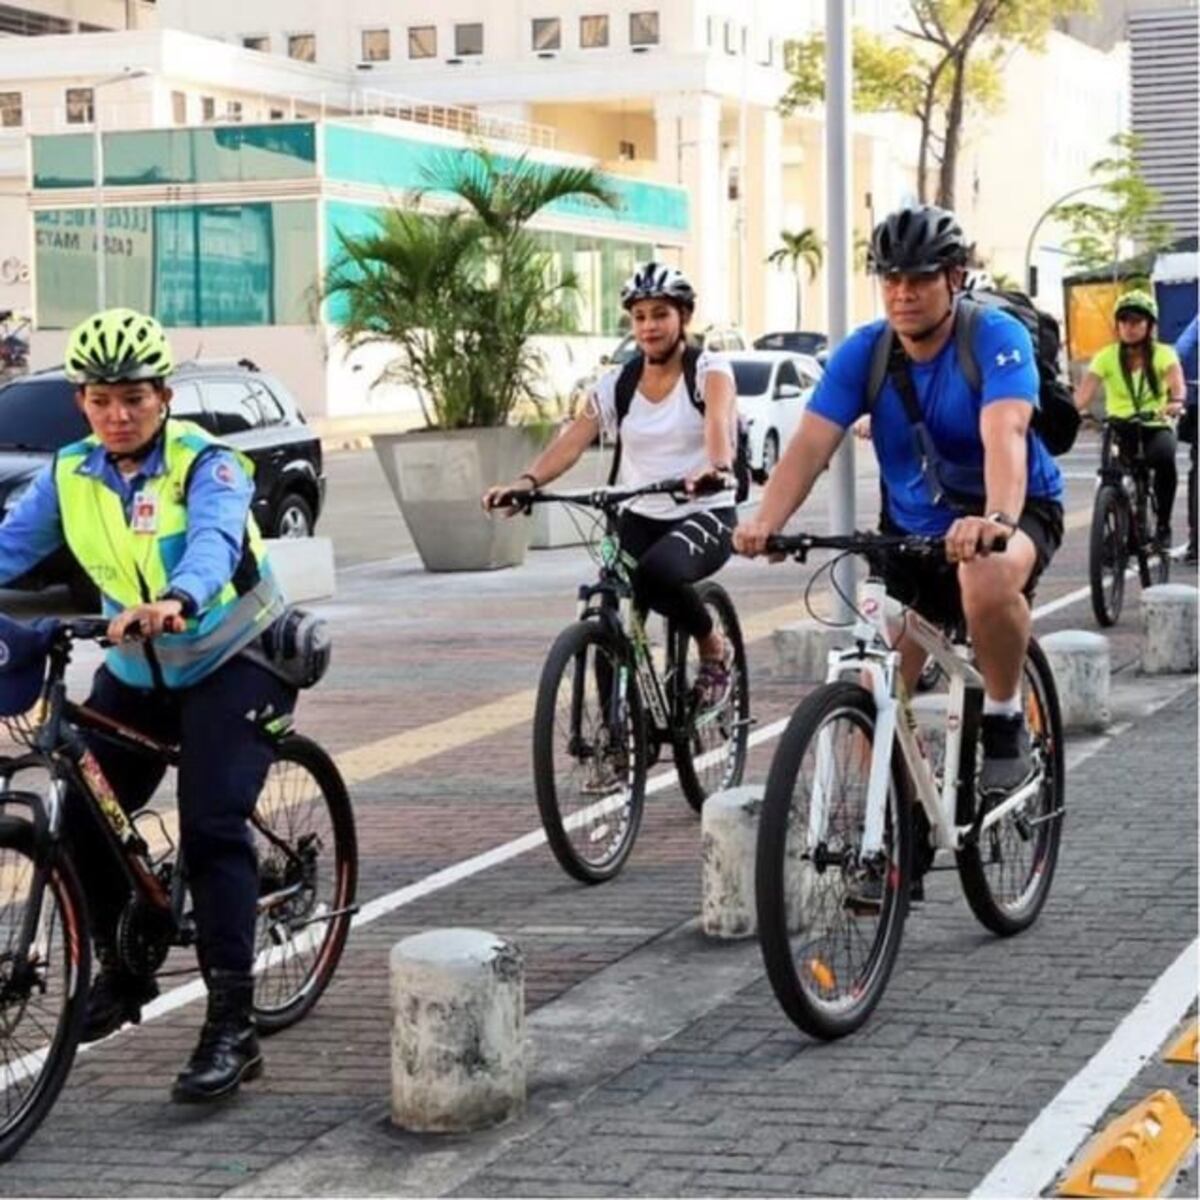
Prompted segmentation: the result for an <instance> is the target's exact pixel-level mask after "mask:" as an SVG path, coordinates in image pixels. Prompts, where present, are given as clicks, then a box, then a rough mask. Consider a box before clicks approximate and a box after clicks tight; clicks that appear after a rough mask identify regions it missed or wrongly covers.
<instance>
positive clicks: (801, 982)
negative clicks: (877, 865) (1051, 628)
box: [755, 681, 913, 1041]
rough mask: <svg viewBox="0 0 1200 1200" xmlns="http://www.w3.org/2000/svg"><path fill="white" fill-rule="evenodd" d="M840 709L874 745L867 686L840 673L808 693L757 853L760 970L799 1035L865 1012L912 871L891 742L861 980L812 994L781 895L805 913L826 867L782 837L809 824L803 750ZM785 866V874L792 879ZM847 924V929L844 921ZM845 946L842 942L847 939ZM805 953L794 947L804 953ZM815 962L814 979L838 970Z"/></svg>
mask: <svg viewBox="0 0 1200 1200" xmlns="http://www.w3.org/2000/svg"><path fill="white" fill-rule="evenodd" d="M839 714H848V715H849V716H850V717H851V719H852V723H853V724H855V725H857V727H858V728H859V730H860V731H861V732H863V733H864V734H865V735H866V736H867V737H868V738H869V740H870V744H871V746H872V748H873V747H874V732H875V702H874V700H873V698H872V697H871V694H870V693H869V692H868V691H867V690H866V689H865V688H863V687H861V686H860V685H859V684H857V683H850V682H847V681H840V682H836V683H829V684H825V685H824V686H823V687H820V688H818V689H817V690H816V691H814V692H812V693H810V694H809V695H808V696H807V697H806V698H805V699H804V701H803V702H802V703H801V704H800V705H799V707H798V708H797V709H796V710H795V712H794V713H793V714H792V718H791V720H790V721H789V722H788V726H787V729H786V730H785V731H784V734H783V737H782V738H781V739H780V742H779V746H778V748H777V749H776V751H775V755H774V758H773V759H772V761H771V769H770V772H769V773H768V776H767V784H766V791H765V793H764V796H763V806H762V816H761V819H760V822H759V830H758V845H757V848H756V855H755V901H756V907H757V914H758V939H759V946H760V948H761V950H762V956H763V962H764V964H765V966H766V969H767V978H768V979H769V980H770V983H771V988H772V990H773V991H774V993H775V997H776V999H777V1000H778V1001H779V1004H780V1006H781V1007H782V1008H783V1010H784V1012H785V1013H786V1014H787V1015H788V1017H789V1018H790V1019H791V1020H792V1021H793V1022H794V1023H795V1024H796V1025H797V1026H799V1028H800V1029H802V1030H804V1032H805V1033H808V1034H810V1035H811V1036H813V1037H816V1038H820V1039H822V1040H825V1041H829V1040H833V1039H835V1038H840V1037H844V1036H845V1035H846V1034H849V1033H853V1032H854V1031H855V1030H856V1029H858V1028H859V1027H860V1026H861V1025H862V1024H863V1023H864V1022H865V1021H866V1020H867V1019H868V1018H869V1017H870V1015H871V1013H872V1012H873V1011H874V1009H875V1006H876V1005H877V1004H878V1003H879V1001H880V999H881V998H882V996H883V993H884V991H885V990H886V988H887V983H888V979H889V978H890V976H891V972H892V968H893V967H894V966H895V962H896V956H897V954H898V953H899V950H900V942H901V939H902V937H903V933H904V920H905V917H906V915H907V912H908V889H909V879H910V875H911V869H912V824H913V823H912V817H911V801H910V790H909V783H908V775H907V769H906V767H905V765H904V763H903V759H902V756H901V753H900V748H899V746H898V745H897V746H895V747H894V749H893V754H892V764H891V766H892V788H891V789H890V792H889V795H890V798H891V801H892V804H891V805H890V808H891V812H890V814H889V815H890V827H891V834H892V843H891V851H890V854H889V857H888V862H887V863H886V864H885V867H886V870H885V871H884V873H883V875H882V878H883V880H884V882H885V887H884V891H883V895H882V901H881V904H880V912H879V921H878V923H877V927H876V930H875V937H874V939H873V940H872V942H871V945H870V956H869V960H868V963H867V970H866V974H865V979H862V980H860V978H859V977H857V976H856V977H855V978H853V979H852V980H851V981H850V986H849V996H850V999H849V1000H848V1001H847V1002H844V1003H842V1004H840V1005H832V1004H830V1003H828V1002H825V1001H823V1000H821V999H820V998H819V997H816V996H814V994H813V989H812V987H811V986H810V985H809V984H807V983H806V982H805V979H804V978H802V972H801V970H800V969H799V968H798V966H797V961H796V959H797V955H796V952H795V951H794V949H793V946H792V936H793V930H792V926H793V924H797V922H795V921H793V914H792V913H789V900H790V901H791V902H792V905H791V907H792V908H793V910H794V909H796V908H798V907H803V909H804V911H803V913H802V914H801V915H802V916H804V917H807V916H808V915H809V912H810V911H811V909H812V907H813V906H811V905H810V904H809V901H810V900H811V898H812V896H813V894H814V893H815V892H816V891H817V890H818V888H819V887H820V884H819V881H820V879H821V878H822V877H823V876H824V875H825V874H827V873H829V867H828V866H824V867H822V866H819V865H817V866H814V865H812V864H813V854H812V852H811V851H810V850H807V849H800V848H799V847H797V849H796V850H793V851H789V848H788V836H789V832H794V831H795V830H796V829H798V828H804V829H805V830H807V827H808V815H807V813H801V814H798V815H797V816H795V817H793V804H792V800H793V795H794V794H795V792H796V787H797V782H798V777H799V776H800V774H801V770H802V767H803V764H804V760H805V755H806V752H807V751H808V749H809V747H810V745H812V744H813V743H814V741H815V740H816V739H817V738H818V736H819V734H820V731H821V729H822V727H823V726H824V725H825V724H826V723H827V722H828V721H829V720H830V719H831V718H836V717H838V716H839ZM864 790H865V789H864ZM847 828H851V829H853V828H854V826H853V825H849V826H847ZM834 841H835V839H834V838H832V837H831V838H829V842H830V843H833V842H834ZM822 845H825V842H821V843H819V846H822ZM797 851H799V852H797ZM789 859H790V860H791V861H790V862H789ZM797 864H799V866H797ZM789 869H790V870H791V871H792V872H793V874H792V876H791V878H790V879H789V874H788V873H789ZM797 871H800V872H805V871H813V872H816V874H815V876H814V875H809V876H808V883H807V885H806V884H805V883H803V882H801V883H800V884H799V885H797V878H798V876H797V875H796V874H794V873H795V872H797ZM831 879H832V883H833V884H835V885H836V883H837V882H838V876H837V874H833V875H832V876H831ZM843 882H844V873H843ZM806 886H807V889H808V891H809V895H808V896H807V897H805V896H803V892H804V890H805V888H806ZM826 890H827V891H832V890H834V889H833V888H828V889H826ZM798 892H799V897H798V894H797V893H798ZM833 899H834V905H833V906H832V907H833V910H834V911H838V910H839V909H840V908H844V907H845V900H846V893H845V890H844V889H843V892H842V897H841V899H840V900H839V899H838V897H837V896H836V895H834V897H833ZM818 903H819V901H818ZM808 927H809V926H808V925H806V924H805V923H804V922H803V921H800V922H799V923H798V928H797V930H796V932H800V930H801V929H804V930H807V928H808ZM846 932H847V935H849V933H850V927H849V926H848V927H847V930H846ZM849 944H850V943H849V942H847V945H849ZM864 944H865V939H864ZM804 953H805V951H804V949H803V948H802V949H801V956H802V957H803V956H804ZM820 961H824V962H826V963H827V959H826V960H818V958H817V956H816V953H815V952H814V954H813V956H812V957H809V958H807V959H806V960H805V967H806V969H807V974H809V975H812V976H813V977H814V978H815V979H816V982H817V987H818V988H822V987H824V988H826V990H828V987H829V985H828V982H827V981H828V979H829V978H833V979H834V981H835V982H837V978H836V972H835V970H834V969H833V968H832V967H830V966H828V965H825V967H824V971H825V978H821V976H820V974H819V973H818V972H817V970H816V969H815V967H814V963H818V962H820Z"/></svg>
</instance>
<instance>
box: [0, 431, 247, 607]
mask: <svg viewBox="0 0 1200 1200" xmlns="http://www.w3.org/2000/svg"><path fill="white" fill-rule="evenodd" d="M165 469H166V464H165V463H164V461H163V453H162V444H161V443H160V444H159V445H157V446H155V447H154V449H153V450H151V452H150V453H149V454H148V455H147V456H146V459H145V461H144V462H143V463H142V464H141V467H140V469H139V471H138V473H137V474H136V475H134V476H133V477H132V478H130V479H126V478H125V477H124V476H122V474H121V472H120V471H118V470H117V468H116V467H115V466H113V464H112V463H111V462H110V461H109V459H108V456H107V454H106V453H105V451H104V448H103V446H97V447H96V448H95V449H94V450H92V452H91V453H90V454H89V455H88V456H87V457H86V458H85V459H84V460H83V462H82V463H80V466H79V470H80V471H81V472H82V473H84V474H87V475H93V476H95V477H97V478H99V479H100V481H101V482H102V483H103V484H104V486H105V487H107V488H108V489H109V490H110V491H112V492H115V493H116V494H117V495H118V496H119V497H120V498H121V503H122V505H123V506H124V509H125V516H126V519H128V517H129V513H130V510H131V508H132V505H133V497H134V495H135V494H136V493H137V492H138V491H139V490H140V489H141V487H142V484H143V482H144V481H145V480H146V479H150V478H153V477H155V476H158V475H162V474H163V473H164V471H165ZM253 496H254V484H253V482H252V481H251V480H250V479H249V477H248V476H247V475H246V472H245V471H244V470H243V469H242V466H241V463H239V462H238V460H237V458H236V457H235V456H234V455H233V454H232V453H230V452H229V451H228V450H223V449H214V450H211V451H209V453H208V454H206V455H205V457H204V459H203V461H202V462H201V463H200V465H199V466H198V467H197V468H196V469H195V471H194V472H193V474H192V479H191V482H190V484H189V485H188V494H187V509H188V526H187V541H186V544H185V548H184V552H183V557H182V558H180V560H179V562H178V563H177V564H176V567H175V570H174V571H172V573H171V578H170V585H171V587H172V588H177V589H178V590H179V591H181V592H183V593H185V594H186V595H188V596H190V597H191V598H192V599H193V600H194V601H195V602H196V607H197V608H199V609H203V608H204V607H205V606H206V605H207V604H208V602H209V601H210V600H211V599H212V598H213V597H214V596H215V595H216V594H217V593H218V592H219V591H220V590H221V588H223V587H224V586H225V584H227V583H228V582H229V581H230V580H231V579H232V578H233V573H234V571H235V570H236V569H237V565H238V563H239V562H240V561H241V557H242V539H243V537H244V535H245V530H246V513H247V511H248V510H249V508H250V501H251V499H252V498H253ZM65 542H66V538H65V537H64V535H63V529H62V514H61V512H60V510H59V506H58V489H57V488H56V487H55V486H54V465H53V463H51V464H50V465H48V466H47V467H45V468H44V469H43V470H42V471H39V472H38V474H37V475H36V476H35V477H34V480H33V483H32V484H31V485H30V487H29V488H28V489H27V490H26V492H25V494H24V495H23V496H21V498H20V499H19V500H18V501H17V503H16V505H15V506H14V507H13V508H12V510H11V511H10V512H9V514H8V516H7V518H6V519H5V520H4V522H3V524H0V584H3V583H8V582H9V581H11V580H13V579H17V578H19V577H20V576H21V575H24V574H25V572H26V571H28V570H30V569H31V568H32V567H34V566H36V565H37V564H38V563H39V562H41V561H42V559H43V558H45V557H46V556H47V555H49V554H52V553H53V552H54V551H55V550H57V549H58V548H59V547H60V546H62V545H64V544H65Z"/></svg>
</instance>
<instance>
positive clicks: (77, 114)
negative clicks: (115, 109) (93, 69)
mask: <svg viewBox="0 0 1200 1200" xmlns="http://www.w3.org/2000/svg"><path fill="white" fill-rule="evenodd" d="M95 119H96V108H95V105H94V103H93V95H92V89H91V88H67V124H68V125H90V124H91V123H92V122H93V121H94V120H95Z"/></svg>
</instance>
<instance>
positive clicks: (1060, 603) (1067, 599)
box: [1033, 542, 1187, 621]
mask: <svg viewBox="0 0 1200 1200" xmlns="http://www.w3.org/2000/svg"><path fill="white" fill-rule="evenodd" d="M1186 552H1187V543H1186V542H1185V543H1183V544H1181V545H1179V546H1176V547H1175V548H1174V549H1173V550H1172V551H1171V557H1172V558H1182V557H1183V556H1184V554H1185V553H1186ZM1137 570H1138V568H1137V563H1134V565H1133V566H1132V567H1129V568H1128V569H1127V570H1126V571H1125V578H1126V579H1132V578H1133V576H1134V575H1136V574H1137ZM1091 594H1092V585H1091V584H1090V583H1089V584H1086V585H1085V586H1083V587H1081V588H1076V589H1075V590H1074V591H1073V592H1067V594H1066V595H1065V596H1059V597H1058V598H1057V599H1055V600H1051V601H1049V602H1048V603H1046V604H1039V605H1038V607H1037V608H1035V609H1034V610H1033V619H1034V620H1035V621H1036V620H1037V619H1038V617H1046V616H1049V615H1050V614H1051V613H1052V612H1058V610H1059V609H1060V608H1069V607H1070V606H1071V605H1072V604H1074V603H1075V601H1076V600H1082V599H1083V598H1084V597H1085V596H1090V595H1091Z"/></svg>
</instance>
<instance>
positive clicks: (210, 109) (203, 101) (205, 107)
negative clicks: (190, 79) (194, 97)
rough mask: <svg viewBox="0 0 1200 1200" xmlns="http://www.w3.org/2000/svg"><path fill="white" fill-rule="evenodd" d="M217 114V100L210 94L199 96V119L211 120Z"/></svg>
mask: <svg viewBox="0 0 1200 1200" xmlns="http://www.w3.org/2000/svg"><path fill="white" fill-rule="evenodd" d="M216 115H217V102H216V101H215V100H214V99H213V98H212V97H211V96H201V97H200V120H202V121H211V120H213V119H214V118H215V117H216Z"/></svg>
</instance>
